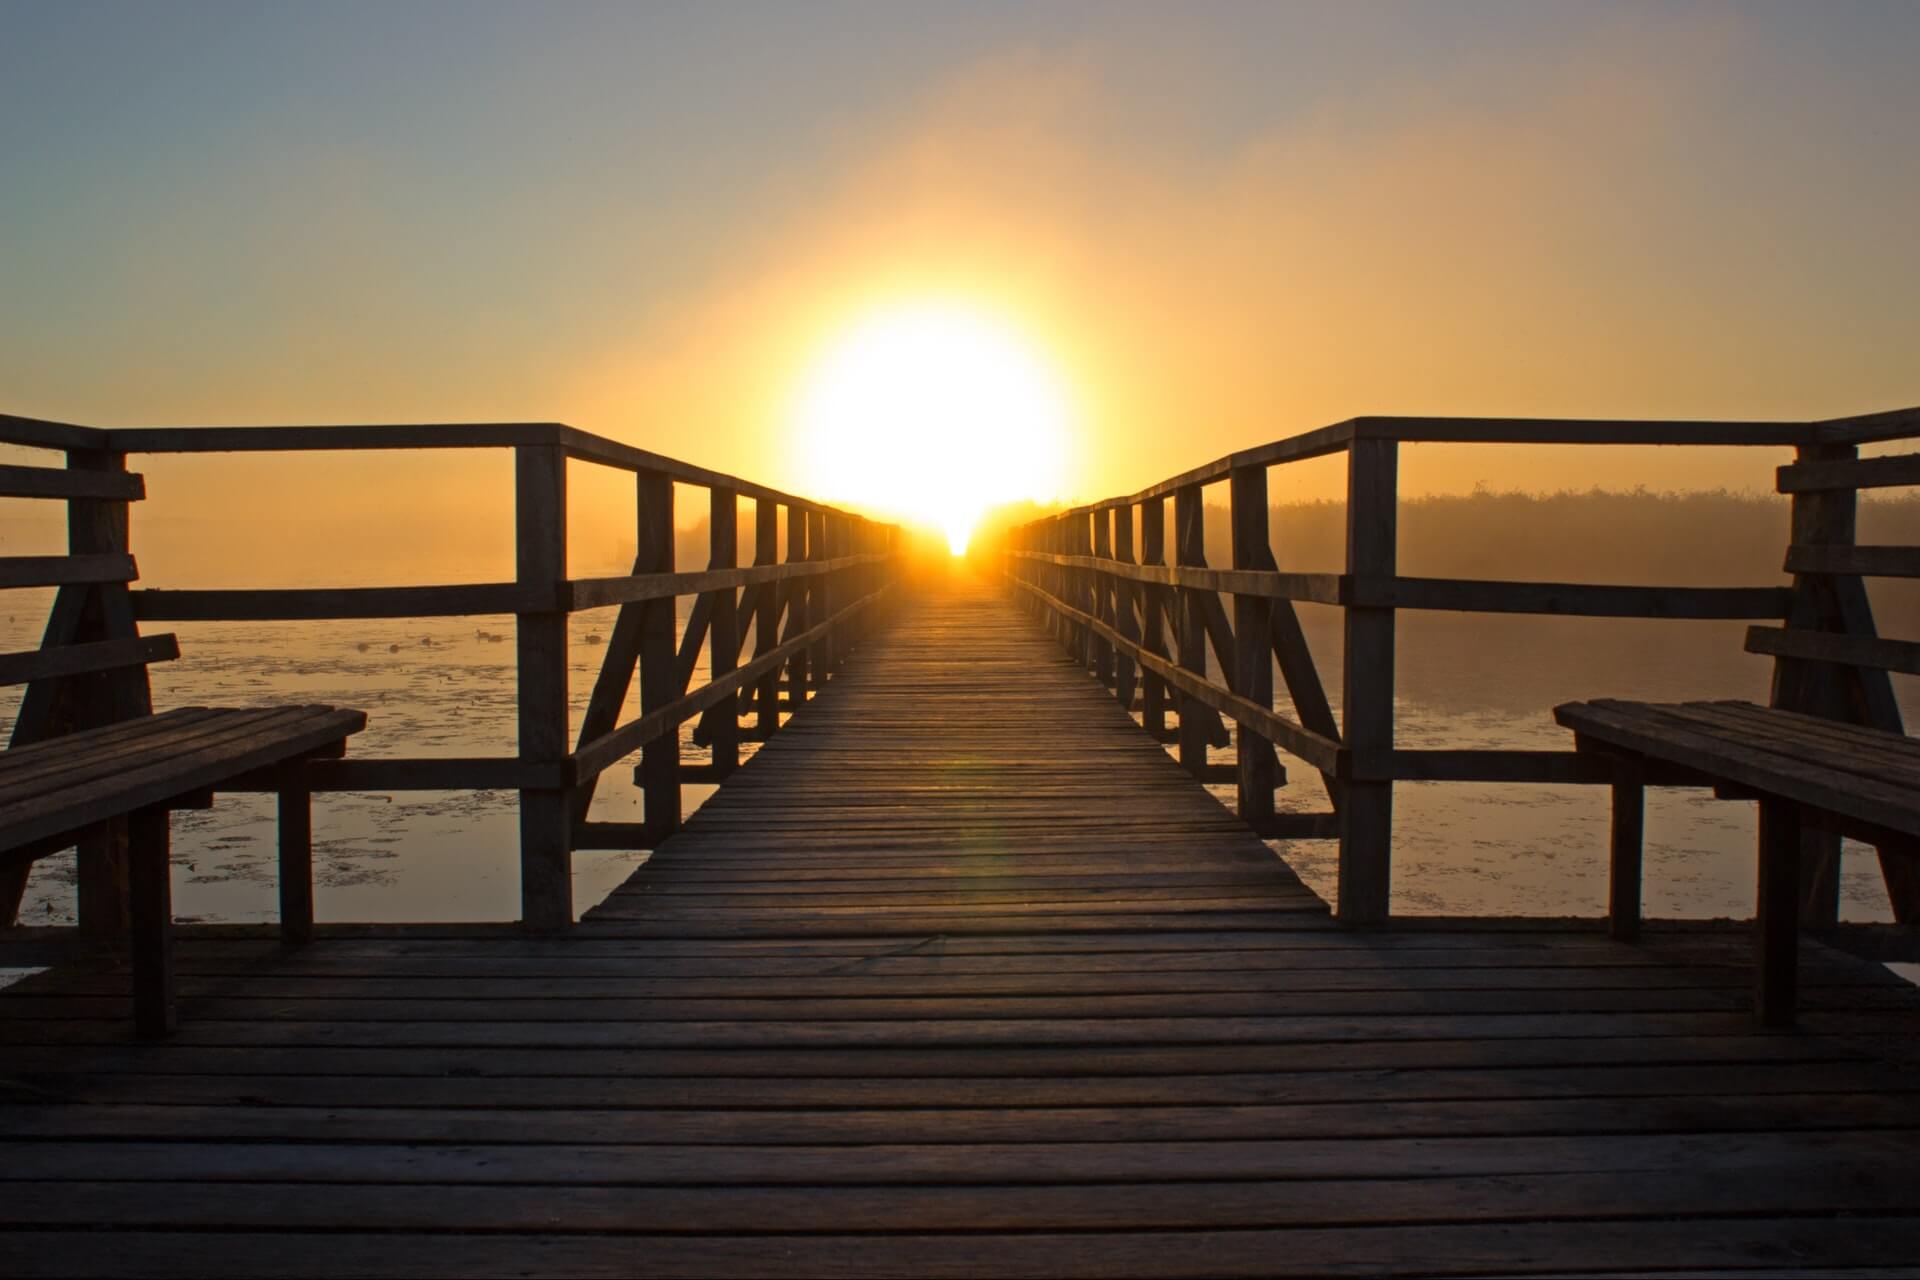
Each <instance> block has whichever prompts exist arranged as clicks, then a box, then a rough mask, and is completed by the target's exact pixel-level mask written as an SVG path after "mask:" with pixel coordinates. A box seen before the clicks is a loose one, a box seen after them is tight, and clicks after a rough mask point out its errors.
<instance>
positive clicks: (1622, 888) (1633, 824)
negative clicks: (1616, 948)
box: [1607, 755, 1647, 942]
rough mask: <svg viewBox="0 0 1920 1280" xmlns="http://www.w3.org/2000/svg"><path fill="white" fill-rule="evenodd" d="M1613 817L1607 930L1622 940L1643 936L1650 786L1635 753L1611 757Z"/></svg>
mask: <svg viewBox="0 0 1920 1280" xmlns="http://www.w3.org/2000/svg"><path fill="white" fill-rule="evenodd" d="M1611 762H1612V764H1613V766H1614V779H1613V815H1612V817H1613V821H1612V826H1611V828H1610V833H1609V844H1610V848H1609V856H1608V860H1607V933H1608V934H1609V935H1610V936H1611V937H1613V938H1614V939H1616V940H1617V941H1620V942H1632V941H1633V940H1634V939H1636V938H1638V937H1639V936H1640V909H1641V908H1640V903H1641V878H1642V871H1641V868H1642V864H1643V863H1644V861H1645V857H1646V853H1645V850H1646V827H1647V816H1646V815H1647V788H1646V773H1645V769H1644V766H1643V765H1642V764H1641V762H1640V760H1639V759H1638V758H1637V757H1635V756H1629V755H1617V756H1613V757H1611Z"/></svg>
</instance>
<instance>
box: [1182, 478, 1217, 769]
mask: <svg viewBox="0 0 1920 1280" xmlns="http://www.w3.org/2000/svg"><path fill="white" fill-rule="evenodd" d="M1173 555H1174V559H1175V561H1176V562H1177V563H1179V564H1182V565H1190V566H1194V567H1199V566H1202V565H1205V564H1206V563H1207V528H1206V521H1205V517H1204V512H1203V509H1202V507H1201V505H1200V486H1199V485H1197V484H1189V485H1182V486H1181V487H1180V488H1178V489H1175V490H1174V491H1173ZM1179 599H1180V606H1181V607H1180V636H1179V644H1180V656H1179V663H1180V665H1181V666H1182V667H1183V668H1185V669H1186V670H1188V671H1191V672H1193V673H1194V674H1195V675H1197V676H1199V677H1200V678H1201V679H1203V680H1204V679H1206V675H1207V631H1206V626H1207V623H1206V613H1205V610H1206V605H1205V604H1204V603H1203V602H1202V601H1201V599H1200V592H1199V591H1198V590H1197V589H1196V588H1193V587H1182V588H1180V595H1179ZM1221 674H1222V675H1225V674H1226V673H1225V672H1222V673H1221ZM1179 705H1180V763H1181V764H1183V765H1185V766H1186V767H1187V769H1189V770H1190V771H1191V772H1192V773H1193V774H1194V776H1196V777H1198V776H1199V775H1200V774H1201V773H1202V772H1204V771H1205V769H1206V764H1207V739H1208V738H1209V737H1210V736H1211V735H1210V734H1208V732H1207V730H1206V728H1205V726H1203V725H1202V724H1201V723H1200V717H1201V716H1203V715H1208V716H1210V715H1213V714H1214V712H1213V711H1212V710H1211V709H1210V708H1208V707H1207V706H1205V705H1204V704H1202V703H1199V702H1196V701H1194V700H1193V699H1192V698H1182V699H1181V700H1180V704H1179Z"/></svg>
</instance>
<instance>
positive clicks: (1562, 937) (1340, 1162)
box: [0, 580, 1920, 1277]
mask: <svg viewBox="0 0 1920 1280" xmlns="http://www.w3.org/2000/svg"><path fill="white" fill-rule="evenodd" d="M912 603H913V607H912V608H903V609H901V610H899V611H898V612H897V614H896V615H895V617H894V619H893V620H892V621H891V622H890V623H889V624H887V625H885V626H883V627H882V628H881V629H880V630H879V631H878V633H877V634H876V635H875V636H873V637H872V638H871V639H869V640H868V642H867V643H866V645H865V646H864V647H863V649H862V650H861V652H860V654H859V656H858V658H857V660H856V661H853V662H850V663H849V664H848V666H847V667H846V668H845V670H844V673H843V674H842V675H841V676H840V677H837V678H836V679H835V680H834V681H833V682H832V683H831V684H830V685H829V687H828V688H827V689H826V691H825V692H824V693H823V694H822V695H821V696H820V697H819V698H818V699H817V700H816V701H815V702H814V703H812V704H810V705H809V706H808V707H807V708H805V709H804V710H803V711H801V712H800V713H799V714H797V715H796V716H795V717H794V719H793V722H792V723H791V724H790V725H789V726H788V727H787V728H786V729H783V730H782V731H781V733H780V734H778V735H777V736H776V737H775V738H774V739H773V740H772V741H770V742H769V743H768V744H767V745H766V746H765V747H764V748H763V749H762V750H761V751H760V752H759V753H758V754H757V755H756V756H755V757H754V759H753V760H751V761H750V762H749V763H748V764H746V765H745V766H744V767H743V768H742V769H741V770H740V772H739V773H738V774H737V775H736V776H735V777H734V778H733V779H732V780H731V781H729V782H728V783H727V785H726V786H725V787H723V788H722V789H721V790H720V792H719V793H718V794H717V795H716V796H715V798H714V799H713V800H712V801H711V802H710V803H708V804H707V805H706V806H705V807H704V808H702V809H701V810H700V811H699V812H698V813H696V814H695V815H694V816H693V818H692V819H691V820H689V821H688V823H687V824H686V826H685V828H684V829H683V830H682V831H681V832H680V833H679V834H677V835H675V836H674V837H672V838H671V839H670V840H669V841H667V842H666V843H665V844H664V845H663V846H662V847H661V849H660V851H659V852H658V853H657V854H656V855H655V856H654V858H653V859H652V860H651V861H649V862H648V863H647V864H646V865H645V866H644V867H643V868H642V869H641V870H640V872H639V873H638V874H637V875H635V876H634V878H633V879H632V880H631V881H630V882H629V883H628V884H627V885H626V886H624V887H623V888H622V889H621V890H619V891H618V892H617V893H615V894H614V895H613V897H611V898H610V899H609V900H608V901H607V902H606V903H604V904H603V905H602V906H600V907H599V908H597V909H595V910H593V911H592V912H590V913H589V914H588V916H587V918H586V919H585V920H584V921H583V923H581V924H580V925H579V926H577V927H576V928H575V929H574V930H573V931H572V932H571V933H569V934H568V935H566V936H563V937H540V936H527V935H524V934H515V933H513V932H511V931H509V930H506V929H501V928H493V929H489V928H485V927H469V928H441V929H433V928H426V927H411V928H409V927H388V928H382V927H375V926H361V927H347V926H331V927H329V926H326V925H321V926H319V927H318V930H317V936H316V939H315V941H313V942H312V943H311V944H309V945H307V946H305V947H303V948H300V949H297V950H285V949H283V948H282V947H281V945H280V944H279V943H278V941H277V940H275V939H273V938H271V937H268V936H265V935H264V934H263V933H262V931H260V930H248V929H241V928H228V929H218V928H208V929H201V930H197V931H191V932H189V933H188V935H187V936H186V937H184V938H183V940H182V941H181V944H180V970H181V973H180V982H181V992H182V996H181V1014H182V1021H181V1028H180V1031H179V1032H178V1034H177V1035H175V1036H174V1037H172V1038H171V1039H170V1040H168V1041H166V1042H164V1043H160V1044H144V1045H143V1044H136V1043H134V1042H132V1041H131V1038H130V1032H129V1029H128V1025H127V1021H126V1015H127V1004H128V990H127V978H126V976H125V974H124V972H123V971H120V970H116V969H113V968H111V967H106V968H101V967H85V966H67V967H63V968H60V969H57V970H55V971H53V972H50V973H47V974H44V975H41V976H39V977H37V978H34V979H31V980H29V981H27V982H25V983H22V984H20V985H18V986H16V987H14V988H11V989H9V990H7V991H6V992H5V993H4V995H0V1046H3V1047H0V1062H3V1063H4V1064H5V1069H4V1072H0V1074H3V1075H4V1077H5V1079H4V1081H0V1090H3V1091H4V1093H3V1094H0V1096H3V1097H4V1105H0V1153H3V1158H0V1177H3V1178H4V1179H6V1188H5V1194H4V1195H0V1223H3V1224H4V1227H3V1228H0V1272H4V1273H5V1274H7V1275H10V1276H20V1277H30V1276H118V1275H164V1276H183V1277H184V1276H196V1277H198V1276H220V1275H275V1276H289V1277H297V1276H398V1275H435V1276H463V1277H465V1276H506V1275H515V1276H518V1275H566V1276H572V1275H583V1276H600V1275H604V1276H722V1275H724V1276H747V1275H768V1276H988V1275H1018V1276H1040V1275H1050V1276H1052V1275H1058V1276H1101V1277H1104V1276H1129V1275H1147V1276H1169V1275H1192V1276H1212V1275H1247V1276H1267V1275H1282V1274H1311V1275H1324V1274H1347V1275H1378V1274H1419V1275H1435V1274H1476V1275H1485V1274H1529V1273H1534V1274H1538V1273H1556V1274H1565V1273H1591V1272H1599V1271H1603V1270H1604V1271H1606V1272H1607V1273H1608V1274H1634V1273H1649V1274H1650V1273H1656V1272H1658V1273H1666V1272H1671V1271H1674V1270H1687V1271H1689V1272H1696V1271H1697V1272H1699V1273H1702V1274H1725V1275H1742V1276H1762V1275H1765V1276H1772V1275H1796V1274H1815V1273H1823V1272H1826V1271H1829V1270H1831V1269H1837V1268H1842V1267H1846V1268H1854V1269H1855V1271H1853V1272H1852V1274H1886V1275H1894V1274H1908V1275H1910V1274H1912V1268H1911V1264H1912V1262H1913V1260H1914V1259H1916V1258H1920V1187H1916V1185H1915V1183H1914V1180H1913V1178H1912V1176H1911V1175H1912V1170H1913V1169H1914V1167H1915V1164H1916V1161H1920V1071H1916V1070H1915V1068H1914V1062H1913V1056H1914V1052H1915V1048H1916V1033H1920V1000H1916V998H1915V992H1914V991H1913V989H1912V988H1909V987H1907V986H1906V985H1905V984H1903V983H1901V982H1899V981H1898V980H1896V979H1894V978H1893V977H1891V976H1890V975H1888V974H1887V973H1886V971H1885V970H1884V969H1883V968H1881V967H1879V966H1877V965H1872V964H1869V963H1867V962H1865V961H1861V960H1856V959H1853V958H1851V957H1849V956H1846V955H1843V954H1841V953H1838V952H1835V951H1832V950H1829V949H1827V948H1824V947H1819V946H1814V947H1811V948H1810V950H1811V951H1812V954H1811V955H1810V956H1809V957H1808V961H1807V970H1806V974H1805V983H1806V1013H1805V1015H1804V1017H1803V1025H1802V1028H1801V1030H1799V1031H1798V1032H1797V1033H1795V1034H1791V1035H1780V1034H1763V1033H1759V1032H1756V1031H1755V1029H1754V1026H1753V1022H1752V1019H1751V1015H1750V1012H1749V994H1748V991H1749V985H1750V957H1749V950H1748V947H1747V944H1746V940H1745V937H1744V935H1743V934H1741V933H1736V932H1715V931H1711V930H1673V929H1662V928H1660V927H1658V926H1651V927H1650V931H1649V934H1648V935H1647V937H1646V938H1645V939H1643V941H1642V942H1640V943H1638V944H1635V945H1628V944H1625V943H1620V942H1615V941H1611V940H1609V939H1608V938H1607V937H1606V936H1605V935H1604V933H1602V932H1601V931H1600V930H1599V927H1598V926H1597V925H1590V926H1585V927H1582V926H1578V925H1565V924H1561V925H1529V924H1527V923H1525V922H1516V921H1506V922H1502V921H1483V922H1479V923H1477V924H1468V923H1463V922H1435V923H1433V924H1430V925H1428V926H1425V927H1421V926H1420V925H1418V924H1417V923H1409V922H1402V923H1401V924H1400V925H1399V926H1397V927H1396V928H1395V929H1394V930H1393V931H1391V932H1388V933H1370V932H1356V931H1351V930H1343V929H1341V928H1339V927H1338V926H1337V925H1335V924H1334V922H1333V921H1332V920H1331V918H1330V916H1329V914H1328V911H1327V909H1326V906H1325V904H1324V903H1322V902H1321V901H1320V900H1319V899H1317V898H1316V897H1315V896H1314V895H1313V894H1312V893H1311V892H1309V891H1308V890H1306V889H1305V888H1304V887H1303V886H1302V885H1301V884H1300V882H1299V881H1298V879H1297V878H1296V877H1295V876H1294V875H1293V874H1292V873H1291V872H1290V871H1289V870H1288V869H1287V867H1286V865H1285V864H1284V862H1283V861H1282V860H1281V859H1280V858H1278V857H1277V856H1275V854H1274V853H1273V852H1272V851H1271V849H1270V848H1269V847H1268V846H1267V845H1265V844H1263V843H1262V842H1261V841H1260V840H1259V839H1257V838H1256V837H1255V836H1253V835H1252V834H1251V833H1250V832H1249V831H1248V830H1247V828H1246V827H1245V825H1244V824H1242V823H1241V822H1240V821H1239V820H1238V819H1236V818H1235V817H1234V816H1233V815H1232V814H1230V813H1229V812H1228V811H1227V810H1226V809H1225V808H1223V807H1222V806H1221V805H1220V804H1219V803H1217V802H1216V801H1215V800H1213V799H1212V798H1211V797H1210V796H1209V795H1207V793H1206V792H1205V791H1204V790H1203V789H1202V787H1201V786H1200V785H1199V784H1198V783H1197V782H1195V781H1194V780H1193V779H1192V778H1191V777H1189V776H1188V775H1187V774H1186V773H1185V772H1183V771H1182V770H1181V769H1180V768H1179V766H1178V765H1177V764H1176V763H1175V762H1174V761H1173V760H1172V759H1171V758H1170V757H1169V756H1168V755H1167V754H1166V753H1165V752H1164V751H1163V750H1162V749H1161V748H1160V746H1159V745H1158V744H1156V743H1154V742H1153V741H1151V740H1150V739H1149V738H1148V737H1147V735H1145V734H1143V733H1141V731H1140V729H1139V728H1138V727H1137V725H1136V724H1135V723H1134V722H1132V721H1131V720H1130V719H1129V717H1128V716H1127V715H1126V714H1124V713H1123V712H1122V711H1121V710H1120V708H1119V707H1118V706H1117V705H1116V704H1115V702H1114V701H1113V699H1112V698H1111V697H1109V696H1108V694H1107V692H1106V690H1105V689H1104V688H1103V687H1102V686H1101V685H1100V684H1099V683H1097V682H1096V681H1095V680H1093V679H1091V678H1089V677H1088V676H1087V675H1086V674H1085V673H1084V672H1083V671H1082V670H1081V668H1080V667H1079V665H1078V664H1076V663H1074V662H1072V661H1070V660H1069V659H1068V658H1067V657H1066V656H1065V655H1064V654H1063V653H1062V651H1061V650H1060V649H1059V648H1058V647H1057V646H1056V645H1054V643H1053V642H1052V640H1051V639H1050V638H1048V637H1047V636H1046V635H1045V633H1044V632H1043V631H1042V630H1041V629H1040V628H1039V627H1038V625H1037V624H1035V623H1033V622H1032V621H1031V620H1030V619H1028V618H1027V617H1026V616H1025V615H1023V614H1021V613H1019V612H1017V611H1015V610H1014V609H1012V608H1010V607H1009V606H1008V605H1007V604H1006V602H1005V600H1004V598H1003V597H1001V596H999V595H998V594H997V593H996V592H993V591H990V590H988V589H987V588H986V587H985V586H983V585H981V584H978V583H970V582H967V581H964V580H962V581H957V582H952V583H947V584H936V585H933V586H930V587H927V588H924V589H923V591H922V593H921V594H920V595H918V596H917V597H916V598H915V599H914V600H913V602H912ZM963 640H964V645H965V651H966V653H967V655H968V657H967V660H966V661H965V662H964V663H961V662H956V661H954V660H953V654H954V651H955V649H956V647H957V646H959V645H960V644H961V643H962V641H963ZM0 959H4V956H3V955H0Z"/></svg>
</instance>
